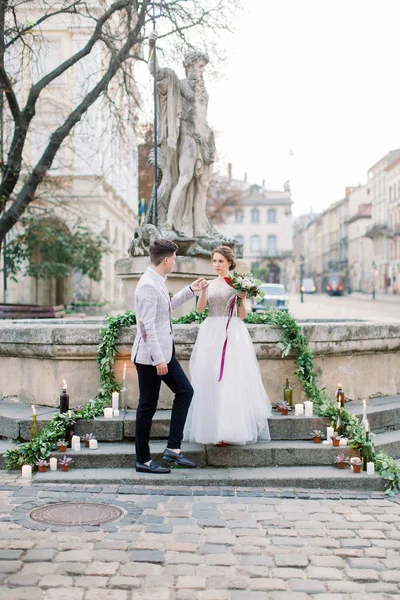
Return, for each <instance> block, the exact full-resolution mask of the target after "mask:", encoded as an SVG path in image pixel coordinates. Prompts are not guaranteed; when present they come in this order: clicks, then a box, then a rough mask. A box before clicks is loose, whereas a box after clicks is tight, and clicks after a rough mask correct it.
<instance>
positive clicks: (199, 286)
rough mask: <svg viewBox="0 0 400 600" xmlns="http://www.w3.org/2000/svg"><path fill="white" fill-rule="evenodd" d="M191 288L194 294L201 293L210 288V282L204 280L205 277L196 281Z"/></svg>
mask: <svg viewBox="0 0 400 600" xmlns="http://www.w3.org/2000/svg"><path fill="white" fill-rule="evenodd" d="M190 287H191V288H192V290H193V291H194V292H201V290H205V289H206V287H208V281H207V280H206V279H204V277H200V279H196V281H193V283H191V284H190Z"/></svg>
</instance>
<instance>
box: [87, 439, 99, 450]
mask: <svg viewBox="0 0 400 600" xmlns="http://www.w3.org/2000/svg"><path fill="white" fill-rule="evenodd" d="M89 448H90V450H97V440H89Z"/></svg>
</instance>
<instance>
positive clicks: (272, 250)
mask: <svg viewBox="0 0 400 600" xmlns="http://www.w3.org/2000/svg"><path fill="white" fill-rule="evenodd" d="M267 248H268V255H269V256H275V254H276V252H277V247H276V235H269V236H268V240H267Z"/></svg>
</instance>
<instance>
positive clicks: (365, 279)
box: [347, 185, 375, 292]
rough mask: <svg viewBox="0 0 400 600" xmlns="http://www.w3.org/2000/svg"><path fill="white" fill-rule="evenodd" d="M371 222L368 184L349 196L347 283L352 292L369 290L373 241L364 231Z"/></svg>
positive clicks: (371, 273)
mask: <svg viewBox="0 0 400 600" xmlns="http://www.w3.org/2000/svg"><path fill="white" fill-rule="evenodd" d="M371 223H372V205H371V195H370V188H369V186H368V185H363V186H359V187H358V188H356V189H355V190H354V191H353V192H352V193H351V194H350V196H349V218H348V221H347V226H348V252H349V279H350V281H349V283H350V289H351V290H352V291H354V292H371V290H372V278H373V277H375V275H374V272H375V269H374V267H373V243H372V240H371V239H370V238H369V237H366V232H367V231H368V229H370V227H371Z"/></svg>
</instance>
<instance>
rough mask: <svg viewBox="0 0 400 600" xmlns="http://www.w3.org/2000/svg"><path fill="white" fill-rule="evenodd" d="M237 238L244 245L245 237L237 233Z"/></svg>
mask: <svg viewBox="0 0 400 600" xmlns="http://www.w3.org/2000/svg"><path fill="white" fill-rule="evenodd" d="M235 240H236V241H237V243H238V244H241V245H242V246H243V244H244V237H243V236H242V235H235Z"/></svg>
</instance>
